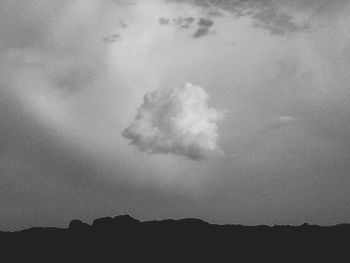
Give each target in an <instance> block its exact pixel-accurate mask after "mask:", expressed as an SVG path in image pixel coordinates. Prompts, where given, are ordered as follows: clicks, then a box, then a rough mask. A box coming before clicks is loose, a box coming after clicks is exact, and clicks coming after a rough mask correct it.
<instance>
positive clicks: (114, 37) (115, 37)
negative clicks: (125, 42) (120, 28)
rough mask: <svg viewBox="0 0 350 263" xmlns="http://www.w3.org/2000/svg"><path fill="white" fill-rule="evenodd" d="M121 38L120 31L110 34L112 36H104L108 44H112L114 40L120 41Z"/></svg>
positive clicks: (104, 40)
mask: <svg viewBox="0 0 350 263" xmlns="http://www.w3.org/2000/svg"><path fill="white" fill-rule="evenodd" d="M120 39H121V35H120V34H118V33H114V34H112V35H110V36H106V37H104V38H103V39H102V40H103V42H105V43H106V44H111V43H114V42H116V41H118V40H120Z"/></svg>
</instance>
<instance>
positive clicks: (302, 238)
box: [0, 215, 350, 262]
mask: <svg viewBox="0 0 350 263" xmlns="http://www.w3.org/2000/svg"><path fill="white" fill-rule="evenodd" d="M349 238H350V225H348V224H341V225H335V226H317V225H309V224H303V225H301V226H288V225H286V226H266V225H260V226H242V225H216V224H210V223H207V222H205V221H202V220H200V219H195V218H188V219H180V220H171V219H167V220H161V221H144V222H141V221H139V220H137V219H134V218H133V217H131V216H129V215H120V216H116V217H103V218H98V219H95V220H94V221H93V223H92V224H91V225H89V224H87V223H84V222H82V221H81V220H78V219H75V220H72V221H71V222H70V224H69V227H68V228H63V229H60V228H53V227H45V228H40V227H35V228H30V229H26V230H22V231H18V232H0V252H1V254H2V255H3V256H4V255H5V254H6V256H8V257H9V258H10V259H11V261H1V262H27V261H28V262H29V261H30V262H31V260H32V259H35V261H36V262H38V261H39V262H53V261H56V260H57V261H60V262H112V261H114V262H155V261H157V262H172V261H176V262H202V261H204V262H207V261H208V262H260V261H262V260H269V261H275V262H286V261H287V262H288V261H291V260H293V262H304V261H306V260H308V262H310V260H311V262H314V261H315V260H316V259H322V261H324V260H327V259H329V261H330V262H337V260H336V258H337V257H340V256H342V255H347V251H348V249H347V243H348V240H349ZM1 254H0V255H1ZM224 258H225V259H228V260H227V261H226V260H224ZM0 260H1V258H0Z"/></svg>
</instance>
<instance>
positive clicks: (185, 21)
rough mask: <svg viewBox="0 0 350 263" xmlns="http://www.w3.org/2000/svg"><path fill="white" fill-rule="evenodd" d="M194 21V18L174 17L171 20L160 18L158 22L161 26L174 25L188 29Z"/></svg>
mask: <svg viewBox="0 0 350 263" xmlns="http://www.w3.org/2000/svg"><path fill="white" fill-rule="evenodd" d="M195 21H196V19H195V18H194V17H182V16H179V17H176V18H173V19H170V18H165V17H161V18H159V20H158V22H159V24H160V25H161V26H166V25H171V24H174V25H176V26H178V27H180V28H190V26H191V25H192V24H193V23H194V22H195Z"/></svg>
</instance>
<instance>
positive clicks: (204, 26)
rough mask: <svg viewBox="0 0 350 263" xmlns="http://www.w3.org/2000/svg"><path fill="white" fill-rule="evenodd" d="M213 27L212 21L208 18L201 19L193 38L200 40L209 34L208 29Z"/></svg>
mask: <svg viewBox="0 0 350 263" xmlns="http://www.w3.org/2000/svg"><path fill="white" fill-rule="evenodd" d="M213 25H214V21H213V20H211V19H209V18H201V19H199V21H198V26H199V28H198V29H197V31H196V32H195V33H194V35H193V37H194V38H200V37H203V36H205V35H208V34H209V31H210V28H211V27H212V26H213Z"/></svg>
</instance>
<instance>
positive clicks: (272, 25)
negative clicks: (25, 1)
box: [168, 0, 309, 35]
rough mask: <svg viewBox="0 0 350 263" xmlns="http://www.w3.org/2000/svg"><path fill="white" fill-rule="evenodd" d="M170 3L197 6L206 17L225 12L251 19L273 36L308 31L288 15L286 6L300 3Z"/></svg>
mask: <svg viewBox="0 0 350 263" xmlns="http://www.w3.org/2000/svg"><path fill="white" fill-rule="evenodd" d="M168 1H170V2H178V3H183V2H188V3H190V4H193V5H196V6H199V7H201V8H203V9H204V10H206V11H207V13H208V15H211V14H212V13H214V14H220V11H221V10H223V11H227V12H229V13H231V14H232V15H233V16H234V17H236V18H239V17H245V16H246V17H251V18H252V19H253V26H254V27H256V28H262V29H266V30H268V31H269V32H270V33H271V34H273V35H285V34H288V33H295V32H301V31H305V30H306V29H308V27H309V26H308V25H306V24H302V23H298V22H296V21H295V19H294V16H293V15H292V14H289V10H288V11H287V10H286V8H285V7H286V6H288V7H289V6H290V5H292V6H294V5H296V6H300V5H301V4H302V2H300V3H299V2H298V1H289V2H293V3H294V5H293V4H291V3H288V4H287V3H286V2H287V1H277V0H264V1H260V0H222V1H221V0H220V1H202V0H168ZM198 31H199V33H198V35H201V34H205V30H204V28H200V29H199V30H198Z"/></svg>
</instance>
